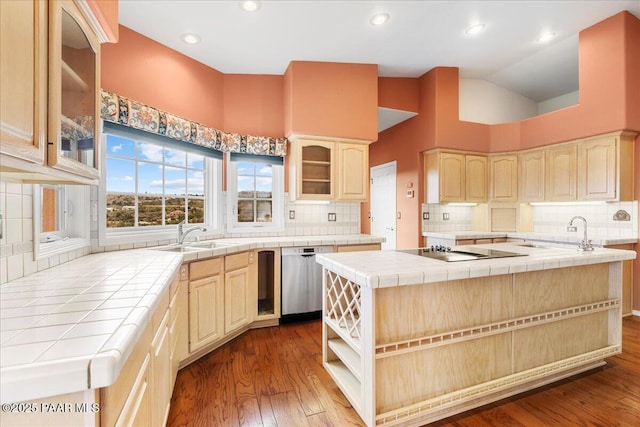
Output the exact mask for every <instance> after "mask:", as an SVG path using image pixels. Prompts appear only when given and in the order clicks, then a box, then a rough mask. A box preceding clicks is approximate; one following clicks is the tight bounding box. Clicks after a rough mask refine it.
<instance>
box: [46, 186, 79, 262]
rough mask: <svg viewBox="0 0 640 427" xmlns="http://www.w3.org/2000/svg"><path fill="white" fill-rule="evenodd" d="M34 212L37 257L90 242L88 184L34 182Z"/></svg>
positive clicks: (50, 254) (77, 247)
mask: <svg viewBox="0 0 640 427" xmlns="http://www.w3.org/2000/svg"><path fill="white" fill-rule="evenodd" d="M33 212H34V221H33V223H34V235H35V236H36V239H34V241H35V242H34V251H35V254H36V258H37V259H40V258H45V257H49V256H52V255H55V254H59V253H63V252H68V251H71V250H74V249H79V248H84V247H87V246H89V245H90V240H89V187H88V186H86V185H53V184H42V185H34V188H33Z"/></svg>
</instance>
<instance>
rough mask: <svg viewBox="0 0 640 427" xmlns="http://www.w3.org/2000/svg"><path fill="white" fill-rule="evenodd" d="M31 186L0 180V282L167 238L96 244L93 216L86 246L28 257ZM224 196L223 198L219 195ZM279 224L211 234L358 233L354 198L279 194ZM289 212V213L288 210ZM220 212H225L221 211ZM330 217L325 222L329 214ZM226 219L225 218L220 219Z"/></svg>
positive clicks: (94, 199) (357, 205) (93, 195)
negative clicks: (308, 200) (295, 198)
mask: <svg viewBox="0 0 640 427" xmlns="http://www.w3.org/2000/svg"><path fill="white" fill-rule="evenodd" d="M33 188H34V186H33V185H32V184H22V183H15V182H8V181H0V212H1V213H2V214H3V221H2V238H1V239H0V283H5V282H7V281H9V280H14V279H18V278H20V277H23V276H26V275H29V274H31V273H35V272H36V271H41V270H45V269H47V268H49V267H53V266H55V265H58V264H61V263H64V262H67V261H70V260H72V259H75V258H78V257H81V256H84V255H88V254H89V253H91V252H103V251H111V250H122V249H133V248H140V247H150V246H157V245H164V244H168V243H171V242H175V239H174V240H173V241H171V240H167V241H158V240H155V241H149V242H137V243H128V244H123V245H114V246H108V247H104V246H100V245H99V242H98V230H97V227H98V225H97V221H95V220H94V219H92V220H91V221H90V224H91V247H86V248H82V249H75V250H72V251H69V252H65V253H60V254H57V255H54V256H51V257H48V258H43V259H39V260H37V261H35V260H34V252H33V228H34V227H33V221H34V219H33ZM97 193H98V192H97V189H96V188H92V189H91V196H90V198H91V200H90V203H91V205H94V204H95V203H97ZM222 200H225V197H223V198H222ZM285 200H286V202H285V207H284V215H285V220H284V229H283V230H281V231H278V232H251V233H232V234H228V233H225V234H215V235H209V236H207V238H214V237H215V238H219V237H266V236H269V237H271V236H302V235H310V234H313V235H333V234H337V235H340V234H358V233H360V203H359V202H330V203H326V204H303V203H294V202H290V201H289V199H288V196H287V195H286V194H285ZM290 211H293V212H294V213H293V217H294V218H289V212H290ZM225 212H226V211H225ZM330 213H332V214H335V221H329V214H330ZM225 219H226V218H225Z"/></svg>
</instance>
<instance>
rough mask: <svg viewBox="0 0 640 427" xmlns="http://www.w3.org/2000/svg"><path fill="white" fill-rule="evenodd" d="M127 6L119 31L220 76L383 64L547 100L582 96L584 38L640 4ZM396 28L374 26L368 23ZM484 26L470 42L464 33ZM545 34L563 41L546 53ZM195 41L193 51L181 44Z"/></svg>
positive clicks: (397, 73)
mask: <svg viewBox="0 0 640 427" xmlns="http://www.w3.org/2000/svg"><path fill="white" fill-rule="evenodd" d="M239 3H240V2H239V1H233V0H229V1H204V0H200V1H189V0H183V1H179V0H161V1H150V0H120V3H119V13H120V23H121V24H122V25H124V26H126V27H128V28H131V29H132V30H134V31H137V32H139V33H141V34H144V35H145V36H147V37H149V38H152V39H154V40H156V41H158V42H160V43H162V44H164V45H166V46H169V47H171V48H173V49H175V50H177V51H180V52H182V53H184V54H185V55H188V56H190V57H192V58H194V59H196V60H198V61H200V62H202V63H204V64H206V65H209V66H211V67H213V68H215V69H217V70H219V71H221V72H223V73H238V74H278V75H282V74H284V72H285V70H286V68H287V66H288V64H289V62H290V61H294V60H298V61H329V62H352V63H374V64H378V66H379V68H378V73H379V75H380V76H387V77H418V76H421V75H422V74H424V73H425V72H427V71H429V70H430V69H432V68H433V67H436V66H454V67H459V68H460V76H461V77H463V78H478V79H485V80H489V81H492V82H494V83H496V84H498V85H500V86H502V87H505V88H507V89H510V90H514V91H516V92H519V93H521V94H522V95H524V96H526V97H528V98H530V99H532V100H534V101H537V102H539V101H542V100H546V99H549V98H552V97H554V96H558V95H562V94H565V93H568V92H572V91H575V90H577V89H578V87H577V85H578V82H577V75H578V51H577V46H578V36H577V34H578V32H579V31H580V30H582V29H585V28H587V27H589V26H591V25H593V24H595V23H597V22H599V21H602V20H603V19H605V18H607V17H609V16H611V15H614V14H616V13H618V12H620V11H622V10H628V11H630V12H631V13H633V14H634V15H635V16H637V17H640V1H638V0H626V1H615V0H611V1H596V0H587V1H579V0H569V1H542V0H530V1H504V0H503V1H462V0H459V1H419V0H413V1H402V0H396V1H365V0H361V1H337V0H324V1H320V0H281V1H276V0H272V1H269V0H264V1H262V2H261V8H260V9H259V10H258V11H257V12H253V13H249V12H245V11H244V10H242V9H241V8H240V6H239ZM377 12H387V13H389V14H390V15H391V19H390V20H389V21H388V22H387V23H386V24H385V25H383V26H380V27H374V26H372V25H371V24H370V23H369V19H370V17H371V16H372V15H373V14H374V13H377ZM474 23H484V24H485V25H486V29H485V30H484V31H483V32H482V33H481V34H479V35H477V36H474V37H471V36H468V35H466V34H465V29H466V28H467V27H468V26H470V25H471V24H474ZM545 31H552V32H555V33H557V37H556V38H555V39H554V40H552V41H551V42H550V43H548V44H546V45H542V44H539V43H536V41H535V40H536V38H537V37H538V36H540V34H542V33H543V32H545ZM192 32H193V33H197V34H199V35H200V36H201V37H202V42H201V43H200V44H197V45H187V44H186V43H184V42H183V41H182V40H181V39H180V36H181V35H182V34H183V33H192Z"/></svg>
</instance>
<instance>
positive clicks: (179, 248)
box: [153, 246, 205, 253]
mask: <svg viewBox="0 0 640 427" xmlns="http://www.w3.org/2000/svg"><path fill="white" fill-rule="evenodd" d="M153 249H155V250H158V251H165V252H181V253H182V252H197V251H201V250H203V249H205V248H196V247H193V246H163V247H159V248H153Z"/></svg>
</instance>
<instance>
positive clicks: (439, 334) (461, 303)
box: [323, 262, 622, 427]
mask: <svg viewBox="0 0 640 427" xmlns="http://www.w3.org/2000/svg"><path fill="white" fill-rule="evenodd" d="M621 283H622V262H610V263H601V264H590V265H583V266H571V267H564V268H553V269H547V270H539V271H531V272H524V273H514V274H503V275H496V276H487V277H477V278H470V279H461V280H450V281H445V282H434V283H423V284H417V285H410V286H395V287H381V288H370V287H365V286H360V285H359V284H357V283H355V282H352V281H351V280H349V279H347V278H345V277H342V276H340V275H339V274H336V273H334V272H332V271H329V270H327V269H326V268H325V270H324V285H325V289H324V310H323V363H324V366H325V368H326V369H327V371H328V372H329V374H330V376H331V377H332V378H333V379H334V380H335V382H336V384H337V385H338V387H339V388H340V389H341V390H342V391H343V392H344V394H345V396H346V397H347V398H348V400H349V401H350V402H351V403H352V405H353V407H354V409H355V410H356V411H357V412H358V414H359V415H360V416H361V418H362V419H363V421H364V423H365V425H367V426H369V427H371V426H385V425H389V426H422V425H424V424H426V423H429V422H433V421H436V420H438V419H442V418H446V417H449V416H451V415H454V414H456V413H460V412H463V411H466V410H469V409H472V408H475V407H478V406H481V405H484V404H487V403H490V402H493V401H496V400H499V399H502V398H505V397H508V396H512V395H515V394H517V393H521V392H523V391H527V390H530V389H532V388H535V387H539V386H542V385H545V384H549V383H551V382H554V381H557V380H559V379H562V378H567V377H569V376H571V375H575V374H577V373H580V372H584V371H586V370H589V369H593V368H595V367H597V366H602V365H603V364H604V363H605V362H604V359H605V358H607V357H610V356H613V355H615V354H618V353H620V351H621V343H622V316H621V313H622V302H621V301H622V287H621Z"/></svg>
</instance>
